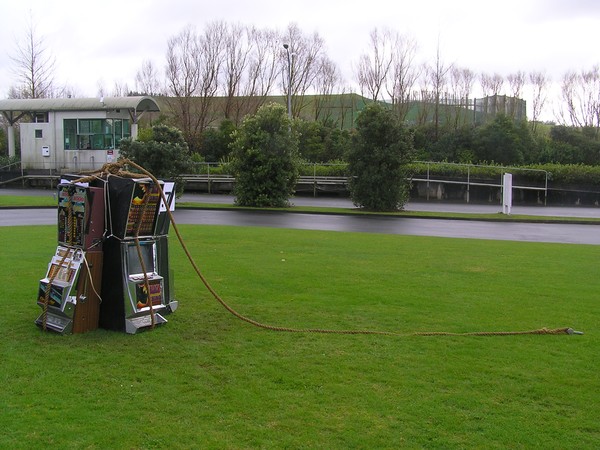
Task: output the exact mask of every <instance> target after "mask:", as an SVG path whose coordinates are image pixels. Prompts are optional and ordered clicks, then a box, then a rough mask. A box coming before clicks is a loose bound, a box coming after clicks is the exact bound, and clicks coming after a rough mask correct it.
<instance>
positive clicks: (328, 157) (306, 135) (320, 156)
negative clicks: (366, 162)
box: [294, 120, 350, 162]
mask: <svg viewBox="0 0 600 450" xmlns="http://www.w3.org/2000/svg"><path fill="white" fill-rule="evenodd" d="M294 126H295V129H296V131H297V132H298V139H299V153H300V156H301V157H302V158H303V159H304V160H306V161H309V162H328V161H333V160H339V159H342V158H343V157H344V153H345V152H346V150H347V148H348V147H349V146H350V133H349V132H348V131H347V130H340V129H339V128H337V127H335V126H334V125H333V124H329V123H323V122H321V121H305V120H297V121H296V122H294Z"/></svg>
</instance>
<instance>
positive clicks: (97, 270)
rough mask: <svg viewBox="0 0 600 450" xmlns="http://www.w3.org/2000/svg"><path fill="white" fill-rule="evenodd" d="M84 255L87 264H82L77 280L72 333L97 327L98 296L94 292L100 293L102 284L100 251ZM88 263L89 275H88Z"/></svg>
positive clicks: (83, 331)
mask: <svg viewBox="0 0 600 450" xmlns="http://www.w3.org/2000/svg"><path fill="white" fill-rule="evenodd" d="M85 257H86V259H87V262H88V264H87V265H86V264H85V263H84V264H82V267H81V273H80V275H79V280H78V282H77V305H75V315H74V317H73V333H85V332H86V331H92V330H95V329H96V328H98V318H99V311H100V298H99V297H98V295H97V294H96V292H97V293H98V294H100V295H102V293H101V292H100V289H101V286H102V260H103V258H102V252H101V251H97V252H86V253H85ZM88 265H89V274H90V275H91V277H90V276H89V275H88ZM90 278H91V279H90ZM94 290H95V291H96V292H94Z"/></svg>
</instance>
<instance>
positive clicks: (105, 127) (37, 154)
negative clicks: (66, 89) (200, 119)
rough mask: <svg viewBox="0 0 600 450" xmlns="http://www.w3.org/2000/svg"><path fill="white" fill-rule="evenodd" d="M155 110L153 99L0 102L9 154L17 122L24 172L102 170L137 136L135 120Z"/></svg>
mask: <svg viewBox="0 0 600 450" xmlns="http://www.w3.org/2000/svg"><path fill="white" fill-rule="evenodd" d="M155 111H159V107H158V105H157V103H156V101H155V100H154V99H152V98H151V97H114V98H100V99H99V98H52V99H9V100H0V112H1V113H2V115H3V116H4V118H5V120H6V121H7V123H8V129H7V131H8V132H7V135H8V151H9V156H14V155H15V132H14V126H15V124H16V123H17V122H19V129H20V138H21V139H20V142H21V166H22V168H23V170H51V171H54V170H56V171H58V172H71V171H74V172H77V171H86V170H97V169H100V168H101V167H102V166H103V165H104V164H105V163H107V162H113V161H115V160H116V159H117V158H118V156H119V148H118V146H119V142H120V140H121V139H123V138H128V137H131V138H133V139H135V138H136V137H137V128H138V121H139V119H140V118H141V117H142V116H143V115H144V114H145V113H146V112H155Z"/></svg>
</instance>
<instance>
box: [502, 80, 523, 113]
mask: <svg viewBox="0 0 600 450" xmlns="http://www.w3.org/2000/svg"><path fill="white" fill-rule="evenodd" d="M525 78H526V77H525V72H522V71H518V72H515V73H511V74H508V76H507V77H506V80H507V81H508V85H509V87H510V91H511V96H512V97H513V99H512V100H511V101H510V102H509V107H510V108H509V110H508V115H509V116H510V117H512V118H514V117H515V113H516V108H515V107H516V105H517V101H516V100H517V99H520V98H522V96H523V86H525Z"/></svg>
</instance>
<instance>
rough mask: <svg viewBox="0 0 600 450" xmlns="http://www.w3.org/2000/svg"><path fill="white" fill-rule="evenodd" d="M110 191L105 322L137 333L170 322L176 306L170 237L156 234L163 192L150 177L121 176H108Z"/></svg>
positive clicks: (105, 248)
mask: <svg viewBox="0 0 600 450" xmlns="http://www.w3.org/2000/svg"><path fill="white" fill-rule="evenodd" d="M161 187H162V182H161ZM107 190H108V206H109V221H110V223H109V226H108V228H109V236H108V237H107V238H106V239H105V241H104V243H103V252H104V265H103V274H102V279H103V283H102V298H103V301H102V304H101V306H100V326H101V327H102V328H106V329H110V330H117V331H125V332H127V333H130V334H133V333H137V332H138V331H140V330H143V329H145V328H148V327H151V326H152V325H153V324H154V325H160V324H163V323H166V322H167V320H166V319H165V318H164V315H166V314H167V313H169V312H171V310H172V309H171V308H169V307H168V303H169V295H170V294H169V293H170V292H171V290H170V288H169V280H170V279H171V277H169V276H168V271H169V268H168V252H167V244H166V236H165V237H164V238H165V242H164V243H160V242H161V241H162V239H163V236H159V235H158V234H157V233H158V232H159V231H160V230H159V229H158V228H159V227H158V225H159V216H160V214H159V213H160V204H161V196H160V190H159V186H157V185H156V184H155V183H154V182H153V181H152V180H150V179H132V178H121V177H117V176H111V177H109V178H108V181H107ZM163 227H164V225H163ZM136 238H137V239H136ZM136 240H137V242H136ZM140 255H141V258H140ZM165 258H166V260H165ZM142 261H143V266H142ZM142 267H143V268H144V269H145V272H144V270H143V268H142ZM144 273H145V275H144ZM163 274H167V276H166V277H165V276H163ZM165 278H166V280H165ZM146 280H147V283H146ZM165 286H166V287H165ZM165 293H167V295H165ZM175 305H176V303H175Z"/></svg>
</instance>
